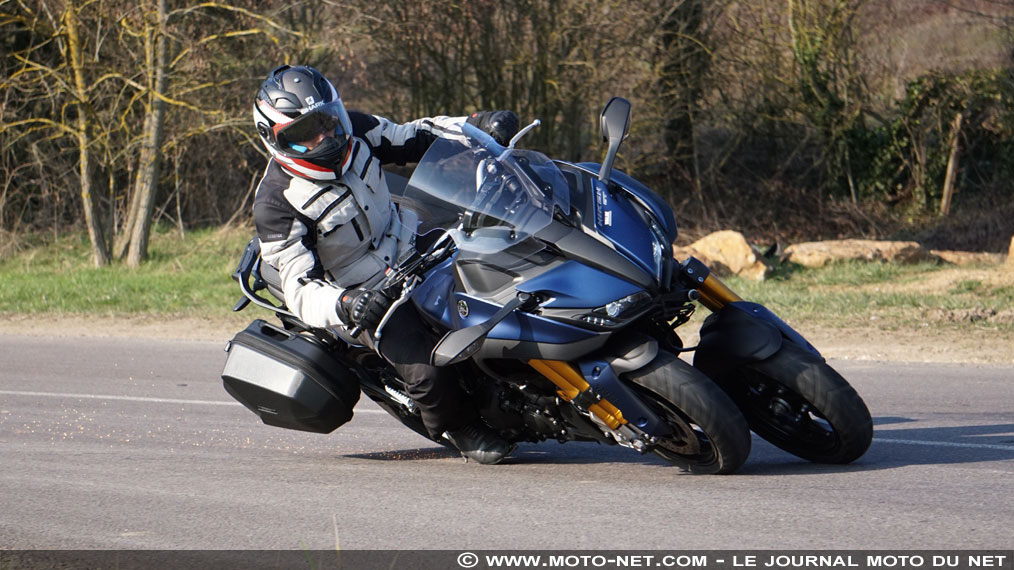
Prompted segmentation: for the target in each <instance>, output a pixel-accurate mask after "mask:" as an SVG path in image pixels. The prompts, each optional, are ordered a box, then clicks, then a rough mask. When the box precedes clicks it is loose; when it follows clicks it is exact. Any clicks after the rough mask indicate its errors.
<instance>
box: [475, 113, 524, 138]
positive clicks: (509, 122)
mask: <svg viewBox="0 0 1014 570" xmlns="http://www.w3.org/2000/svg"><path fill="white" fill-rule="evenodd" d="M465 122H467V123H468V124H470V125H475V126H476V127H479V129H480V130H482V131H484V132H485V133H486V134H488V135H489V136H491V137H493V139H494V140H495V141H496V142H498V143H500V144H502V145H504V146H507V143H509V142H510V141H511V139H512V138H514V135H516V134H518V129H520V128H521V120H520V119H518V116H517V114H516V113H515V112H514V111H479V112H478V113H472V115H471V116H470V117H468V119H467V120H466V121H465Z"/></svg>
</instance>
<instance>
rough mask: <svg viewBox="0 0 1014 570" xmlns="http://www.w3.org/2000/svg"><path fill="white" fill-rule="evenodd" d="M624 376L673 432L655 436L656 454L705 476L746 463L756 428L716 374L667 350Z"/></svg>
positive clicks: (735, 468) (722, 472) (652, 449)
mask: <svg viewBox="0 0 1014 570" xmlns="http://www.w3.org/2000/svg"><path fill="white" fill-rule="evenodd" d="M623 377H624V378H625V379H626V380H628V381H630V382H631V383H633V388H634V390H635V391H636V392H637V394H638V396H639V397H640V398H641V400H642V401H643V402H644V403H645V404H647V405H648V406H649V407H650V408H651V409H652V411H654V412H655V413H656V414H658V416H659V417H661V418H662V419H664V420H665V421H666V423H667V424H668V425H669V427H670V428H671V429H672V430H673V433H672V434H670V435H667V436H663V437H658V438H655V442H654V445H653V446H652V447H651V451H653V452H654V453H655V454H656V455H658V456H659V457H661V458H662V459H665V460H666V461H668V462H669V463H672V464H674V465H677V466H679V467H681V468H683V469H685V470H687V471H689V472H691V473H694V474H699V475H709V474H724V473H732V472H734V471H736V470H737V469H739V468H740V467H741V466H742V465H743V463H744V462H746V458H747V456H749V455H750V429H749V427H747V423H746V420H745V419H744V418H743V415H742V414H741V413H740V412H739V410H737V409H736V405H735V404H734V403H733V402H732V400H730V399H729V397H728V396H727V395H726V394H725V393H723V392H722V390H721V389H720V388H719V387H718V386H717V385H716V384H715V383H714V382H712V381H711V379H710V378H708V377H707V376H705V375H704V374H702V373H701V372H699V371H698V370H696V369H695V368H693V367H692V366H690V365H689V364H687V363H686V362H683V361H682V360H680V359H679V358H677V357H676V356H674V355H672V354H670V353H667V352H660V353H659V355H658V356H657V357H656V358H655V360H653V361H652V362H651V364H649V365H648V366H645V367H644V368H642V369H640V370H636V371H634V372H630V373H627V374H624V375H623Z"/></svg>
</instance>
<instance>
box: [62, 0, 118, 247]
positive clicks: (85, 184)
mask: <svg viewBox="0 0 1014 570" xmlns="http://www.w3.org/2000/svg"><path fill="white" fill-rule="evenodd" d="M64 17H65V19H66V23H67V51H68V52H69V53H70V67H71V70H72V72H73V74H74V92H75V93H74V94H75V97H76V98H77V100H78V101H77V146H78V153H79V154H78V167H79V172H80V176H81V206H82V207H83V208H84V214H85V225H86V226H87V227H88V239H89V240H91V244H92V259H93V260H94V262H95V266H96V267H102V266H105V265H108V264H109V248H108V246H107V245H106V238H105V235H104V234H103V232H102V224H101V222H100V221H99V215H98V208H97V207H96V205H95V202H94V200H92V160H91V152H90V151H91V149H90V148H89V146H90V145H91V123H90V118H89V116H88V115H89V109H88V99H87V92H86V88H85V79H84V62H83V58H82V57H81V39H80V36H79V35H78V20H77V8H76V7H75V6H74V2H72V1H70V2H67V8H66V12H65V14H64Z"/></svg>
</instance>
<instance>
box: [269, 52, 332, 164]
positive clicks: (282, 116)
mask: <svg viewBox="0 0 1014 570" xmlns="http://www.w3.org/2000/svg"><path fill="white" fill-rule="evenodd" d="M253 116H254V124H255V125H256V126H257V133H258V134H259V135H260V137H261V140H262V141H264V146H266V147H267V149H268V152H270V153H271V156H273V157H274V158H275V160H277V161H278V162H279V164H281V165H282V166H283V167H285V168H286V169H287V170H289V171H290V172H292V173H293V174H296V175H297V176H302V177H303V178H309V179H311V180H334V179H336V178H341V177H342V175H343V174H345V171H346V170H347V169H348V167H349V158H350V157H349V151H350V149H351V144H350V141H351V138H352V123H351V121H350V120H349V114H348V112H347V111H346V110H345V105H343V104H342V100H341V96H339V95H338V90H337V89H335V87H334V85H332V84H331V82H330V81H328V80H327V79H325V78H324V76H323V75H321V74H320V72H319V71H317V70H316V69H314V68H312V67H305V66H298V67H292V66H289V65H283V66H281V67H278V68H276V69H275V70H273V71H272V72H271V73H270V74H268V78H267V79H265V80H264V83H262V84H261V88H260V91H258V93H257V100H256V101H255V102H254V106H253ZM321 135H326V136H325V137H324V139H323V141H321V142H320V143H319V144H318V145H317V146H315V147H313V148H312V149H309V150H308V149H307V147H306V146H305V145H303V144H301V143H305V142H307V141H314V140H317V139H320V136H321Z"/></svg>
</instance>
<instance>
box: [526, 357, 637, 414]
mask: <svg viewBox="0 0 1014 570" xmlns="http://www.w3.org/2000/svg"><path fill="white" fill-rule="evenodd" d="M528 364H529V365H531V367H532V368H534V369H536V370H538V371H539V373H540V374H542V375H543V376H545V377H546V378H549V380H550V381H551V382H552V383H553V384H556V386H557V387H558V388H560V391H559V392H558V393H559V394H560V397H561V398H563V399H564V400H567V401H568V402H569V401H570V400H573V399H574V398H576V397H577V395H578V394H580V393H581V392H584V391H585V390H587V389H589V387H590V386H589V385H588V382H587V381H586V380H585V379H584V376H583V375H582V374H581V371H580V370H578V369H577V367H576V366H574V365H573V364H570V363H569V362H563V361H560V360H537V359H532V360H529V361H528ZM588 411H589V412H591V413H593V414H595V417H597V418H598V419H600V420H602V422H603V423H605V424H606V425H607V426H609V428H610V429H616V428H618V427H620V426H621V425H623V424H625V423H627V420H625V419H624V418H623V412H621V411H620V410H619V408H617V407H616V406H614V405H612V404H611V403H609V401H607V400H599V401H598V402H597V403H595V404H592V405H590V406H588Z"/></svg>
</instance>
